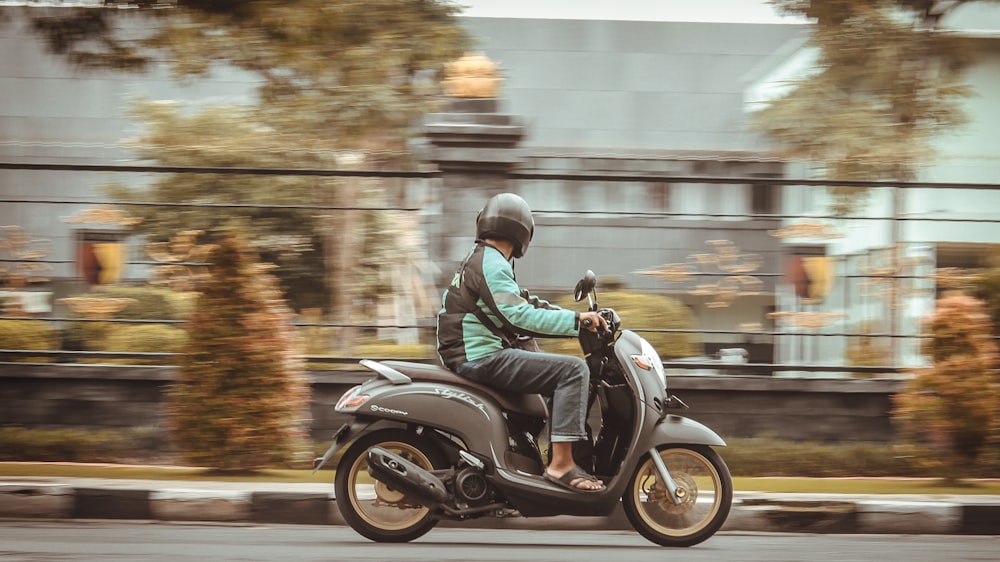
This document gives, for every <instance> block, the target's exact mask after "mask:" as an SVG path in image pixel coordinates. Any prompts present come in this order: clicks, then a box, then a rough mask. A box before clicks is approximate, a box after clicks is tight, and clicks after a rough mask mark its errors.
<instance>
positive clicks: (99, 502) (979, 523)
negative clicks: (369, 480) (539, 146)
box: [0, 483, 1000, 535]
mask: <svg viewBox="0 0 1000 562" xmlns="http://www.w3.org/2000/svg"><path fill="white" fill-rule="evenodd" d="M0 517H3V518H19V519H24V518H45V519H132V520H155V521H200V522H223V523H235V522H247V523H284V524H298V525H344V524H345V523H344V520H343V518H342V517H341V515H340V512H339V511H338V510H337V505H336V500H335V499H334V498H333V496H332V494H324V493H316V492H295V491H281V492H275V491H246V490H205V489H187V488H182V487H176V488H175V487H167V488H161V489H155V490H148V489H138V488H101V487H72V486H67V485H64V484H17V483H0ZM441 526H442V527H465V528H480V529H533V530H631V529H632V527H631V525H630V524H629V522H628V520H627V518H626V517H625V514H624V512H623V510H622V509H621V507H620V506H619V507H618V508H616V509H615V511H614V512H613V513H611V514H610V515H608V516H605V517H572V516H557V517H539V518H511V519H493V518H486V517H484V518H481V519H473V520H470V521H464V522H454V521H443V522H442V523H441ZM722 530H723V531H750V532H780V533H838V534H840V533H864V534H904V535H905V534H936V535H953V534H961V535H1000V497H997V498H989V499H988V500H987V502H986V503H981V502H980V503H967V504H962V503H957V502H954V501H896V500H891V499H887V500H844V501H841V500H823V501H813V500H801V499H774V498H768V497H766V495H765V497H747V498H736V499H734V501H733V508H732V511H731V512H730V515H729V518H728V520H727V521H726V523H725V525H723V527H722Z"/></svg>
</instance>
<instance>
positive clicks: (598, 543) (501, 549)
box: [0, 520, 1000, 562]
mask: <svg viewBox="0 0 1000 562" xmlns="http://www.w3.org/2000/svg"><path fill="white" fill-rule="evenodd" d="M998 552H1000V536H956V535H949V536H942V535H916V536H913V535H909V536H902V535H808V534H762V533H720V534H718V535H716V536H715V537H712V538H711V539H709V540H708V541H706V542H704V543H702V544H701V545H698V546H695V547H691V548H686V549H665V548H662V547H659V546H656V545H654V544H652V543H650V542H647V541H646V540H645V539H643V538H642V537H640V536H638V535H636V534H635V533H631V532H623V531H600V532H593V531H520V530H517V531H513V530H481V529H435V530H433V531H431V532H430V533H429V534H427V535H425V536H424V537H423V538H421V539H419V540H417V541H415V542H412V543H408V544H377V543H373V542H370V541H368V540H366V539H364V538H362V537H360V536H358V535H357V534H355V533H354V531H352V530H351V529H349V528H347V527H328V526H299V525H219V524H211V525H207V524H177V523H163V522H132V521H127V522H109V521H96V520H87V521H19V520H0V560H4V561H5V562H6V561H22V560H31V561H75V560H88V561H90V560H95V561H96V560H101V561H108V562H115V561H125V560H128V561H133V560H142V561H167V560H170V561H177V560H213V561H224V560H233V561H236V560H239V561H253V560H267V561H272V560H294V561H305V560H324V561H330V560H344V561H348V560H349V561H365V560H378V561H385V560H393V561H401V562H402V561H407V562H417V561H429V562H430V561H433V562H450V561H461V562H469V561H476V562H480V561H481V562H490V561H518V562H522V561H526V560H527V561H531V562H547V561H558V562H565V561H567V560H572V561H574V562H598V561H600V562H606V561H608V560H615V562H639V561H646V560H649V561H653V560H655V561H657V562H662V561H663V560H670V561H671V562H681V561H709V560H711V561H720V560H722V561H730V560H732V561H741V562H742V561H748V562H751V561H767V562H782V561H799V562H805V561H812V560H815V561H823V562H837V561H852V562H861V561H878V562H887V561H893V560H906V561H909V562H919V561H928V562H929V561H934V562H940V561H941V560H948V561H952V562H953V561H986V560H989V561H995V560H997V553H998Z"/></svg>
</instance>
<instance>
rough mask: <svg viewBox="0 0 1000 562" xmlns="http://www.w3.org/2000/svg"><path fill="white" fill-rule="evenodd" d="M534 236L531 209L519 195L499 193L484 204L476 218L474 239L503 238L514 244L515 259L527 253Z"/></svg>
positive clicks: (533, 221)
mask: <svg viewBox="0 0 1000 562" xmlns="http://www.w3.org/2000/svg"><path fill="white" fill-rule="evenodd" d="M534 234H535V220H534V219H533V218H531V208H530V207H528V203H527V202H526V201H525V200H524V199H521V197H520V196H519V195H515V194H513V193H501V194H499V195H494V196H493V197H491V198H490V200H489V201H487V202H486V205H485V206H484V207H483V209H482V210H481V211H479V216H477V217H476V239H478V240H483V239H486V238H504V239H506V240H510V241H511V242H513V243H514V253H513V256H514V257H515V258H519V257H521V256H523V255H524V253H525V252H527V251H528V244H529V243H530V242H531V237H532V236H534Z"/></svg>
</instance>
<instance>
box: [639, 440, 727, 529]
mask: <svg viewBox="0 0 1000 562" xmlns="http://www.w3.org/2000/svg"><path fill="white" fill-rule="evenodd" d="M658 452H659V455H660V459H662V460H663V463H664V464H665V465H666V467H667V472H669V473H670V477H671V478H672V479H673V480H674V483H675V484H677V487H678V492H677V495H678V496H679V497H680V502H679V503H678V502H676V501H674V500H673V499H672V498H671V497H670V495H669V494H668V492H667V487H666V485H665V484H664V482H663V479H662V478H661V477H660V475H659V472H657V470H656V466H655V465H654V464H653V460H652V459H651V458H650V457H649V456H646V457H645V458H644V460H643V461H642V462H640V463H639V467H638V469H636V471H635V473H634V474H633V475H632V481H631V482H630V483H629V487H628V489H627V490H626V491H625V496H624V497H623V498H622V500H623V502H624V507H625V515H627V516H628V519H629V521H630V522H631V523H632V526H633V527H635V529H636V531H638V532H639V534H641V535H642V536H644V537H646V538H647V539H649V540H651V541H653V542H655V543H656V544H659V545H663V546H691V545H695V544H698V543H700V542H702V541H704V540H705V539H707V538H709V537H711V536H712V535H714V534H715V532H716V531H718V530H719V528H720V527H722V524H723V523H725V521H726V517H728V516H729V509H730V507H731V506H732V503H733V479H732V477H731V476H730V475H729V468H728V467H727V466H726V463H725V462H724V461H723V460H722V457H720V456H719V454H718V453H716V452H715V451H714V450H713V449H711V448H709V447H700V446H686V445H681V446H676V447H664V448H662V449H660V450H659V451H658Z"/></svg>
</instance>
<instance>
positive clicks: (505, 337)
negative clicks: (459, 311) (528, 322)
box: [458, 240, 517, 347]
mask: <svg viewBox="0 0 1000 562" xmlns="http://www.w3.org/2000/svg"><path fill="white" fill-rule="evenodd" d="M476 245H477V247H478V246H485V243H484V242H483V241H482V240H476ZM477 249H478V248H477ZM475 253H476V252H475V250H473V252H472V253H470V254H469V256H468V257H466V258H465V261H463V262H462V265H461V267H459V269H458V272H459V279H463V280H464V279H465V267H466V266H467V265H469V260H471V259H472V256H474V255H475ZM459 297H460V298H461V299H462V304H463V305H464V306H465V308H466V309H467V310H469V311H471V312H472V313H473V314H474V315H476V318H478V319H479V322H480V323H482V325H483V326H486V328H487V329H488V330H489V331H490V332H493V335H495V336H496V337H498V338H500V341H502V342H503V346H504V347H514V344H513V342H514V340H516V339H517V335H511V334H508V333H507V332H506V331H505V330H503V328H501V327H500V326H497V325H496V324H494V323H493V321H492V320H490V317H489V316H487V315H486V313H485V312H483V309H482V308H480V307H479V302H478V301H479V299H478V298H476V296H474V295H472V294H470V291H469V290H468V286H467V285H465V283H462V286H461V287H460V293H459Z"/></svg>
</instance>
